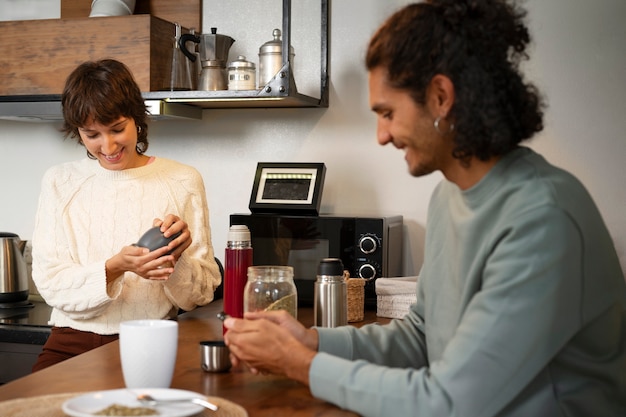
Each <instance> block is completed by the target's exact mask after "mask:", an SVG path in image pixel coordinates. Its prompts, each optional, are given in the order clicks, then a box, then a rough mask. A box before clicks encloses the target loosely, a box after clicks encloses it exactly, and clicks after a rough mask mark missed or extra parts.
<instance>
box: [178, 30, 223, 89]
mask: <svg viewBox="0 0 626 417" xmlns="http://www.w3.org/2000/svg"><path fill="white" fill-rule="evenodd" d="M187 41H191V42H193V43H196V44H198V52H199V55H200V62H201V63H202V70H201V71H200V77H199V79H198V90H205V91H215V90H227V89H228V77H227V72H226V62H227V61H228V52H229V51H230V47H231V46H232V44H233V43H234V42H235V40H234V39H233V38H231V37H230V36H227V35H220V34H218V33H217V28H211V33H203V34H201V35H199V36H196V35H193V34H188V33H186V34H183V35H182V36H181V37H180V40H179V43H178V45H179V47H180V49H181V51H182V52H183V53H184V54H185V56H186V57H187V58H189V59H190V60H191V62H195V61H196V55H195V54H194V53H192V52H190V51H189V50H188V49H187V47H186V42H187Z"/></svg>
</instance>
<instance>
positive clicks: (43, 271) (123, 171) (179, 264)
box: [33, 59, 221, 371]
mask: <svg viewBox="0 0 626 417" xmlns="http://www.w3.org/2000/svg"><path fill="white" fill-rule="evenodd" d="M61 104H62V107H63V117H64V124H63V132H64V133H65V136H66V137H67V136H71V137H72V138H75V139H76V140H77V141H78V143H80V144H81V145H82V146H84V147H85V148H86V150H87V157H88V158H85V159H83V160H80V161H75V162H70V163H65V164H61V165H58V166H55V167H52V168H51V169H49V170H48V172H46V174H45V175H44V178H43V181H42V190H41V195H40V198H39V206H38V210H37V216H36V223H35V230H34V233H33V281H34V282H35V284H36V285H37V289H38V291H39V292H40V294H41V295H42V297H43V298H44V299H45V301H46V302H47V303H48V304H49V305H50V306H52V307H53V310H52V314H51V318H50V323H51V324H52V325H53V328H52V333H51V335H50V337H49V339H48V341H47V342H46V344H45V345H44V348H43V352H42V353H41V355H40V356H39V359H38V361H37V363H36V364H35V365H34V367H33V371H36V370H40V369H43V368H45V367H47V366H50V365H53V364H54V363H57V362H60V361H62V360H65V359H68V358H70V357H72V356H75V355H78V354H80V353H83V352H85V351H87V350H90V349H93V348H95V347H98V346H100V345H103V344H105V343H108V342H111V341H113V340H116V339H117V337H118V336H117V334H118V332H119V324H120V322H122V321H125V320H133V319H166V318H173V317H175V316H176V315H177V312H178V311H179V309H183V310H191V309H193V308H195V307H197V306H200V305H204V304H207V303H209V302H211V301H212V300H213V293H214V290H215V288H216V287H217V286H218V285H219V284H220V281H221V276H220V272H219V269H218V266H217V264H216V262H215V259H214V255H213V248H212V245H211V234H210V228H209V215H208V207H207V202H206V195H205V190H204V183H203V181H202V177H201V176H200V174H199V173H198V172H197V171H196V170H195V169H194V168H192V167H189V166H186V165H183V164H180V163H178V162H175V161H171V160H168V159H164V158H157V157H154V156H148V155H146V154H145V152H146V150H147V149H148V124H147V114H146V106H145V104H144V100H143V98H142V96H141V92H140V90H139V87H138V85H137V84H136V82H135V80H134V79H133V76H132V74H131V73H130V71H129V70H128V68H126V66H124V64H122V63H120V62H118V61H115V60H111V59H105V60H101V61H96V62H85V63H83V64H81V65H80V66H78V67H77V68H76V69H75V70H74V71H73V72H72V73H71V74H70V76H69V77H68V79H67V82H66V85H65V89H64V91H63V95H62V98H61ZM156 226H158V227H160V230H161V232H162V233H163V235H164V236H165V237H170V236H172V235H175V234H176V233H179V232H181V234H180V236H178V237H177V238H176V239H174V240H173V241H172V242H170V243H169V245H167V246H165V247H162V248H159V249H156V250H154V251H152V252H150V251H149V250H148V249H146V248H142V247H138V246H134V245H133V243H135V242H137V241H138V240H139V238H140V237H141V235H142V234H143V233H145V232H146V231H147V230H148V229H150V228H151V227H156ZM169 251H172V252H171V254H168V252H169Z"/></svg>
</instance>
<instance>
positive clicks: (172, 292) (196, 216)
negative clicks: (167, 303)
mask: <svg viewBox="0 0 626 417" xmlns="http://www.w3.org/2000/svg"><path fill="white" fill-rule="evenodd" d="M178 186H179V187H181V189H179V190H178V194H177V195H179V197H178V200H179V201H177V202H176V203H177V204H179V212H180V213H181V214H180V217H181V218H182V219H183V220H184V221H186V222H187V224H188V226H189V231H190V233H191V238H192V244H191V246H189V247H188V248H187V249H186V250H185V251H184V252H183V254H182V255H181V257H180V258H179V259H178V261H177V262H176V266H175V269H174V273H173V274H172V275H171V276H170V278H169V279H168V280H167V281H166V283H165V292H166V294H167V296H168V298H169V299H170V300H171V301H172V303H173V304H174V305H176V306H177V307H179V308H182V309H183V310H186V311H189V310H193V309H194V308H196V307H198V306H202V305H205V304H208V303H210V302H211V301H212V300H213V296H214V292H215V289H216V288H217V286H218V285H219V284H220V283H221V280H222V277H221V274H220V270H219V267H218V266H217V263H216V262H215V254H214V251H213V245H212V243H211V226H210V224H209V209H208V204H207V198H206V191H205V188H204V181H203V180H202V177H201V175H200V173H198V172H197V171H196V170H195V169H194V170H192V173H191V175H190V180H189V181H183V182H181V183H180V184H179V185H178Z"/></svg>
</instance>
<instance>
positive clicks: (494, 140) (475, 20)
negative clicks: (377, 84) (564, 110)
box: [365, 0, 543, 160]
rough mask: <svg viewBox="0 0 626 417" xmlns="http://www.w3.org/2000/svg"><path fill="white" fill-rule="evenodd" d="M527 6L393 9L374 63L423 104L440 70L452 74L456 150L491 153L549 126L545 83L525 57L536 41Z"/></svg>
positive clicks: (462, 0) (376, 40)
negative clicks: (525, 68) (532, 77)
mask: <svg viewBox="0 0 626 417" xmlns="http://www.w3.org/2000/svg"><path fill="white" fill-rule="evenodd" d="M525 17H526V12H525V11H524V10H522V9H520V8H519V7H517V6H515V4H514V3H511V2H509V1H507V0H430V1H426V2H424V3H417V4H412V5H409V6H407V7H405V8H403V9H401V10H399V11H398V12H396V13H395V14H394V15H392V16H391V17H390V18H389V19H388V20H387V21H386V22H385V23H384V24H383V26H381V27H380V28H379V29H378V31H377V32H376V33H375V34H374V36H373V37H372V39H371V41H370V44H369V48H368V51H367V57H366V62H365V63H366V67H367V69H368V70H370V71H371V70H372V69H374V68H377V67H383V68H385V69H386V71H387V77H388V80H389V82H390V85H391V86H392V87H394V88H399V89H405V90H407V91H409V92H410V94H411V96H412V98H413V99H414V100H415V102H416V103H418V104H420V105H424V104H425V92H426V88H427V87H428V84H429V82H430V80H431V79H432V78H433V77H434V76H435V75H437V74H442V75H445V76H447V77H448V78H450V80H451V81H452V83H453V84H454V89H455V97H456V99H455V103H454V105H453V107H452V109H451V111H450V114H449V115H448V116H449V117H450V118H451V121H453V123H454V125H455V131H456V134H455V137H454V140H455V143H456V146H455V148H454V151H453V155H454V156H455V157H456V158H459V159H461V160H468V159H469V158H471V157H476V158H478V159H480V160H487V159H489V158H491V157H492V156H498V155H504V154H506V153H507V152H509V151H510V150H512V149H513V148H515V147H516V146H517V145H518V144H519V143H520V142H521V141H523V140H525V139H528V138H530V137H532V136H533V135H534V134H535V133H536V132H539V131H541V130H542V129H543V103H542V98H541V96H540V94H539V92H538V90H537V89H536V88H535V87H534V86H533V85H532V84H530V83H527V82H525V81H524V79H523V76H522V74H521V73H520V70H519V64H520V62H521V61H522V60H524V59H527V58H528V55H527V53H526V48H527V46H528V43H529V42H530V35H529V33H528V29H527V28H526V25H525V24H524V22H523V19H524V18H525Z"/></svg>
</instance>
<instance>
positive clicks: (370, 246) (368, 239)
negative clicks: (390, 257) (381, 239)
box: [359, 235, 378, 254]
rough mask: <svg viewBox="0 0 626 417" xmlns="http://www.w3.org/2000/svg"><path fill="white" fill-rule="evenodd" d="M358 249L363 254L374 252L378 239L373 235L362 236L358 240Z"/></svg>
mask: <svg viewBox="0 0 626 417" xmlns="http://www.w3.org/2000/svg"><path fill="white" fill-rule="evenodd" d="M359 249H361V252H363V253H365V254H370V253H374V252H376V249H378V238H377V237H376V236H373V235H364V236H361V238H360V239H359Z"/></svg>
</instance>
